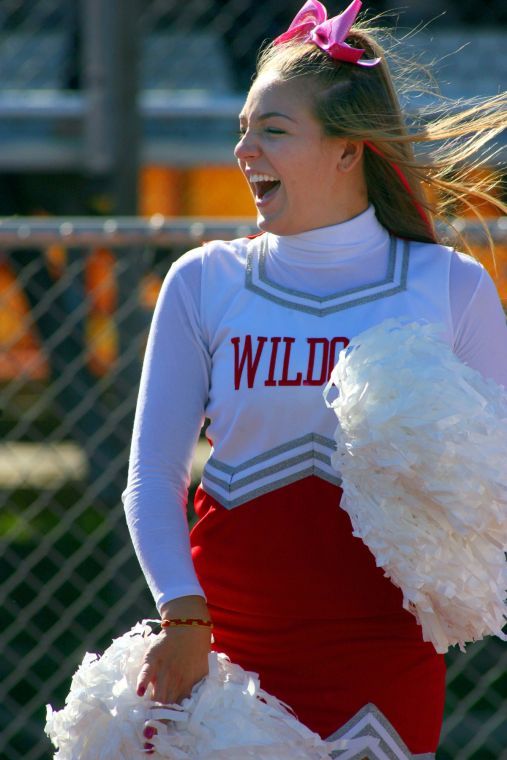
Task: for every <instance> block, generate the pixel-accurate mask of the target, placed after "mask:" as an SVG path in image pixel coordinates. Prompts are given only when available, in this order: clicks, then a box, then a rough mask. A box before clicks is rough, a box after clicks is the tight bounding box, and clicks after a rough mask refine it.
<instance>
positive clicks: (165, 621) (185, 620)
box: [160, 618, 213, 628]
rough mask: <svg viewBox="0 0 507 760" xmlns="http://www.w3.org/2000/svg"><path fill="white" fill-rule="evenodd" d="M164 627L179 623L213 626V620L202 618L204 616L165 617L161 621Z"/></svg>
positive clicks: (205, 626)
mask: <svg viewBox="0 0 507 760" xmlns="http://www.w3.org/2000/svg"><path fill="white" fill-rule="evenodd" d="M160 625H161V627H162V628H172V627H173V626H177V625H200V626H202V627H204V628H213V623H212V622H211V620H202V618H171V619H170V620H168V619H167V618H164V619H163V620H161V621H160Z"/></svg>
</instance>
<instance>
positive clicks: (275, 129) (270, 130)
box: [266, 127, 285, 135]
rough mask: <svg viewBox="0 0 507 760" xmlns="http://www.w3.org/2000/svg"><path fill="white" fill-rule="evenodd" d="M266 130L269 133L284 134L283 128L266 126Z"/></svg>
mask: <svg viewBox="0 0 507 760" xmlns="http://www.w3.org/2000/svg"><path fill="white" fill-rule="evenodd" d="M266 132H267V133H268V134H269V135H284V134H285V130H284V129H277V128H276V127H266Z"/></svg>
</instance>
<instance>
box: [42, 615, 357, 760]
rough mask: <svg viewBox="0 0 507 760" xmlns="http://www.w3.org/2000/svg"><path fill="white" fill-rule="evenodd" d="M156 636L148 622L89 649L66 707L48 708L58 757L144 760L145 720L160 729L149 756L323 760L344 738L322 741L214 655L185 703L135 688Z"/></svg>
mask: <svg viewBox="0 0 507 760" xmlns="http://www.w3.org/2000/svg"><path fill="white" fill-rule="evenodd" d="M153 637H154V634H153V633H152V631H151V628H150V627H149V626H148V625H147V621H143V623H138V624H137V625H136V626H134V627H133V628H132V630H131V631H130V632H129V633H127V634H125V635H124V636H121V637H120V638H118V639H115V640H114V641H113V643H112V645H111V646H110V647H109V649H107V650H106V651H105V653H104V654H103V656H102V657H100V658H99V657H97V656H95V655H90V654H86V655H85V657H84V659H83V662H82V664H81V665H80V667H79V668H78V670H77V672H76V673H75V675H74V677H73V679H72V684H71V688H70V692H69V694H68V697H67V699H66V702H65V707H64V709H63V710H60V711H58V712H55V711H54V710H53V709H52V708H51V707H50V706H49V705H48V706H47V722H46V733H47V734H48V736H49V738H50V739H51V741H52V742H53V744H54V746H55V747H56V748H57V749H58V752H57V753H56V754H55V760H76V759H77V758H79V760H111V758H115V760H140V759H141V758H143V757H144V756H145V751H144V750H143V744H144V742H145V741H146V739H145V738H144V737H143V730H144V728H145V725H151V726H155V727H156V728H157V734H156V735H155V736H154V737H153V738H152V739H150V742H151V743H152V744H153V745H154V746H155V752H154V754H152V755H151V757H152V758H153V760H157V758H162V757H164V758H170V759H171V760H219V759H223V760H248V758H252V760H323V758H329V757H330V756H331V753H332V752H336V751H337V750H342V749H345V748H346V747H347V746H348V741H347V740H342V739H340V740H337V741H335V742H324V741H323V740H322V739H321V738H320V736H319V735H318V734H315V733H313V731H310V729H309V728H307V727H306V726H304V725H303V724H302V723H300V722H299V721H298V720H297V719H296V718H295V716H294V715H293V714H292V713H291V712H290V710H289V709H288V708H287V707H286V706H285V705H284V704H283V703H282V702H280V701H279V700H278V699H276V698H275V697H273V696H271V695H269V694H268V693H267V692H265V691H263V690H262V689H261V688H260V685H259V678H258V676H257V674H256V673H247V672H246V671H244V670H242V668H240V667H239V665H234V664H232V663H231V662H230V661H229V659H228V658H227V657H226V656H225V655H224V654H217V653H215V652H212V653H210V655H209V675H208V676H207V677H206V678H205V679H203V680H202V681H201V682H200V683H199V684H197V685H196V686H195V687H194V689H193V690H192V694H191V696H190V697H189V698H188V699H185V700H183V702H182V704H181V705H172V706H170V707H167V706H163V705H160V704H159V703H157V702H153V701H151V700H150V699H149V697H148V696H147V695H145V696H144V697H143V698H141V697H138V696H137V694H136V691H135V685H136V679H137V674H138V672H139V670H140V668H141V663H142V660H143V656H144V654H145V652H146V650H147V648H148V646H149V644H150V643H151V641H152V640H153Z"/></svg>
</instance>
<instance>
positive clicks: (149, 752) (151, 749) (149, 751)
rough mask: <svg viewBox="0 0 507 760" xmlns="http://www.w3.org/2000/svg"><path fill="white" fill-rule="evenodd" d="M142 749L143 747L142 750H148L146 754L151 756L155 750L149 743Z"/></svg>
mask: <svg viewBox="0 0 507 760" xmlns="http://www.w3.org/2000/svg"><path fill="white" fill-rule="evenodd" d="M143 747H144V749H146V750H148V754H151V753H152V752H153V750H154V749H155V747H154V746H153V744H150V743H149V742H145V743H144V744H143Z"/></svg>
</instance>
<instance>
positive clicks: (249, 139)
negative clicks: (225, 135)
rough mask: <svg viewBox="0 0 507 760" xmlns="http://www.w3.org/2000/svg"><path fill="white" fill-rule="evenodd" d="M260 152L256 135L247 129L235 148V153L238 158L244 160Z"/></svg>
mask: <svg viewBox="0 0 507 760" xmlns="http://www.w3.org/2000/svg"><path fill="white" fill-rule="evenodd" d="M259 152H260V150H259V145H258V143H257V141H256V139H255V136H254V135H252V133H251V132H249V131H246V132H245V133H244V134H243V135H242V136H241V139H240V140H239V142H238V143H237V145H236V147H235V148H234V155H235V156H236V158H237V159H238V160H243V161H244V160H246V159H249V158H253V157H256V156H258V155H259Z"/></svg>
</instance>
